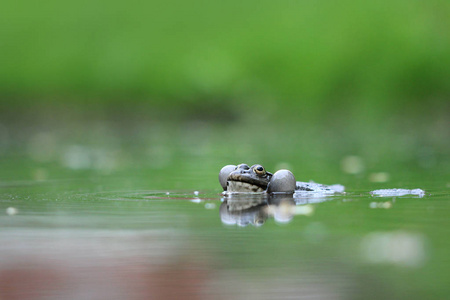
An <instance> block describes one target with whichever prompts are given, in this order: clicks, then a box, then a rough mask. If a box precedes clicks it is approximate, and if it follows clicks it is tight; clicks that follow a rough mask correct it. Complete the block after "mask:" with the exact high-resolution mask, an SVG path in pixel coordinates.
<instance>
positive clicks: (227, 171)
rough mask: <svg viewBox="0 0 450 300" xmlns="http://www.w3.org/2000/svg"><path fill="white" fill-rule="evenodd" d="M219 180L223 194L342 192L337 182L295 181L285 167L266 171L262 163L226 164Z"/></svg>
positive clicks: (341, 187)
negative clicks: (331, 183) (273, 171)
mask: <svg viewBox="0 0 450 300" xmlns="http://www.w3.org/2000/svg"><path fill="white" fill-rule="evenodd" d="M219 182H220V185H221V186H222V188H223V190H224V193H225V194H232V193H268V194H294V193H296V194H295V195H297V196H311V193H313V194H314V195H328V194H330V195H331V194H335V193H343V192H344V187H343V186H342V185H339V184H335V185H324V184H320V183H315V182H312V181H311V182H302V181H296V179H295V176H294V174H293V173H292V172H291V171H289V170H286V169H281V170H278V171H276V172H275V173H273V174H272V173H271V172H268V171H267V170H266V169H265V168H264V167H263V166H262V165H260V164H255V165H252V166H249V165H247V164H245V163H241V164H238V165H226V166H224V167H223V168H222V169H221V170H220V172H219Z"/></svg>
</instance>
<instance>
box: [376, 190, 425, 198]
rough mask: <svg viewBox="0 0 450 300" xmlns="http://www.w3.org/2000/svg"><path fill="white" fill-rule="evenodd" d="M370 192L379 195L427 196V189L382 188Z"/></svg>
mask: <svg viewBox="0 0 450 300" xmlns="http://www.w3.org/2000/svg"><path fill="white" fill-rule="evenodd" d="M370 194H372V195H373V196H377V197H395V196H406V195H414V196H418V197H420V198H422V197H423V196H425V191H424V190H421V189H413V190H408V189H381V190H374V191H371V192H370Z"/></svg>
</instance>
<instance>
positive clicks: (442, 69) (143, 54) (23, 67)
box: [0, 0, 450, 184]
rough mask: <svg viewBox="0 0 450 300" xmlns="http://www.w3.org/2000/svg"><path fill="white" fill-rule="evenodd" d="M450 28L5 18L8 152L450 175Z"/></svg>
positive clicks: (406, 17) (265, 11) (413, 10)
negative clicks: (116, 153)
mask: <svg viewBox="0 0 450 300" xmlns="http://www.w3.org/2000/svg"><path fill="white" fill-rule="evenodd" d="M449 13H450V3H449V2H448V1H444V0H443V1H441V0H432V1H402V0H394V1H389V2H387V1H379V2H373V3H372V2H361V1H353V0H345V1H339V2H331V1H281V2H280V1H278V2H274V1H227V2H220V1H147V2H145V3H142V2H136V1H131V2H127V3H124V2H120V1H64V2H61V1H53V0H49V1H45V2H37V1H9V2H5V3H2V4H1V9H0V36H1V39H0V60H1V67H0V97H1V104H2V105H1V112H0V117H1V121H0V124H2V127H1V128H2V130H0V132H1V137H2V140H3V142H2V144H1V145H2V151H3V152H8V151H11V150H12V152H14V153H20V149H22V150H23V149H25V148H27V147H28V149H29V148H33V149H37V148H39V147H38V146H39V145H40V146H41V147H42V145H41V144H43V145H47V147H50V146H48V145H53V144H54V145H61V144H63V143H64V142H62V141H66V143H67V144H69V145H70V144H77V145H78V144H83V143H85V144H96V143H97V144H98V143H100V144H102V145H103V146H105V147H106V148H109V149H111V148H112V147H113V148H114V147H117V144H118V143H120V144H121V145H122V146H124V145H128V146H129V145H133V147H136V148H139V145H141V146H142V143H143V144H145V145H144V146H142V147H141V148H140V149H143V148H145V149H150V150H149V152H151V153H153V154H152V155H156V156H154V157H153V160H152V162H150V163H149V167H152V165H154V164H156V163H155V162H156V161H159V162H160V161H161V159H160V157H159V156H158V155H157V154H155V153H160V152H161V153H165V152H167V151H169V150H167V149H168V148H170V149H189V147H192V148H195V147H196V146H197V145H199V144H200V148H201V147H203V148H204V149H209V150H208V151H206V150H204V151H203V152H201V151H200V153H203V154H202V155H203V159H204V160H205V159H206V158H208V157H209V158H211V161H213V162H212V163H211V165H210V166H208V167H205V170H213V169H214V172H216V171H217V166H216V165H221V164H223V163H239V162H241V160H244V161H246V162H248V163H253V162H255V160H257V159H260V160H262V162H263V163H264V162H266V163H267V164H269V167H272V168H275V167H276V162H277V161H282V162H288V163H289V165H290V167H292V168H294V169H302V170H305V172H309V173H311V172H315V171H316V173H317V174H316V173H313V174H315V175H316V176H317V175H318V176H321V175H320V174H323V173H324V172H323V170H324V168H327V169H333V167H334V168H335V169H336V172H337V173H335V174H341V173H338V171H339V172H340V167H339V160H340V159H341V158H343V157H345V156H346V155H357V156H359V157H362V158H363V159H364V160H366V161H368V162H366V164H368V165H369V169H370V166H372V169H373V170H374V171H380V170H382V169H383V167H381V166H382V165H383V164H385V165H386V166H390V165H392V163H394V164H395V163H397V162H399V161H400V162H404V163H405V165H407V166H409V167H412V168H415V167H417V168H422V167H423V168H429V167H439V168H441V169H442V170H448V169H449V168H450V166H449V162H448V146H449V142H448V140H450V134H449V111H450V105H449V103H450V101H449V97H450V35H449V34H448V28H450V21H449V18H448V15H449ZM187 132H189V133H187ZM39 134H43V137H42V135H39ZM187 137H188V138H187ZM42 138H43V139H42ZM39 140H40V141H41V142H36V141H39ZM48 140H50V141H53V142H50V143H49V142H48ZM111 140H114V141H116V142H117V141H119V142H117V143H112V144H111ZM186 140H187V141H186ZM33 143H34V144H33ZM36 143H37V144H36ZM140 143H141V144H140ZM186 143H187V144H189V145H190V146H189V147H186ZM23 144H26V145H28V146H26V147H24V146H23ZM30 145H31V146H30ZM36 145H38V146H36ZM164 145H167V147H168V148H167V147H166V148H164V147H163V146H164ZM201 145H203V146H201ZM205 145H206V146H205ZM211 145H212V146H211ZM128 146H127V147H128ZM133 147H131V146H130V147H128V148H126V150H124V151H123V152H127V153H133V150H132V149H131V148H133ZM158 147H159V148H158ZM161 147H162V148H161ZM208 147H209V148H208ZM203 148H202V149H203ZM41 149H42V148H41ZM44 149H45V148H44ZM155 149H156V150H155ZM245 149H247V150H245ZM41 151H42V152H45V151H43V150H41ZM52 151H53V152H52ZM58 151H59V150H58ZM61 151H63V150H61ZM145 151H147V150H145ZM145 151H144V152H145ZM22 152H24V151H22ZM25 152H26V151H25ZM54 152H55V150H54V149H53V150H49V151H47V153H54ZM169 152H170V151H169ZM173 152H175V154H174V155H173V156H171V157H172V158H173V159H170V165H172V164H177V161H178V160H179V161H185V160H186V157H183V155H181V154H179V153H178V154H177V150H173ZM181 152H182V153H185V152H183V151H181ZM194 152H195V151H194ZM61 155H62V154H61ZM129 155H130V156H131V157H135V156H134V155H133V154H129ZM161 155H166V154H161ZM202 155H200V156H202ZM32 157H33V155H32ZM161 157H162V156H161ZM41 158H42V157H41ZM58 159H59V158H58ZM58 159H57V160H58ZM145 159H146V158H143V160H145ZM163 160H164V159H163ZM230 160H231V161H230ZM249 160H250V161H249ZM38 161H39V160H38ZM44 161H51V159H47V160H44ZM139 161H140V160H139ZM332 162H334V164H331V163H332ZM126 164H129V162H128V163H124V165H126ZM330 164H331V165H330ZM136 165H140V163H137V162H136ZM380 165H381V166H380ZM296 166H297V167H296ZM186 169H189V168H188V167H186ZM407 170H409V169H407ZM210 172H211V173H212V171H210ZM208 174H209V173H208ZM322 176H324V175H322ZM335 177H337V176H335ZM210 183H211V182H208V184H210Z"/></svg>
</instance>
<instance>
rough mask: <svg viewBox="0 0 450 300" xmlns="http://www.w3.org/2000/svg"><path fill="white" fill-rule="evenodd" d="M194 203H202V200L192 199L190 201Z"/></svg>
mask: <svg viewBox="0 0 450 300" xmlns="http://www.w3.org/2000/svg"><path fill="white" fill-rule="evenodd" d="M190 201H191V202H192V203H201V202H202V200H201V199H200V198H197V197H196V198H194V199H191V200H190Z"/></svg>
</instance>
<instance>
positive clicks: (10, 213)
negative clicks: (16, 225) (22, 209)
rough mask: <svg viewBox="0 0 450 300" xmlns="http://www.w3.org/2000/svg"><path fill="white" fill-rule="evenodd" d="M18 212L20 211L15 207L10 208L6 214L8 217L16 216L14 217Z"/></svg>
mask: <svg viewBox="0 0 450 300" xmlns="http://www.w3.org/2000/svg"><path fill="white" fill-rule="evenodd" d="M18 212H19V211H18V210H17V208H15V207H8V208H7V209H6V214H7V215H8V216H14V215H16V214H17V213H18Z"/></svg>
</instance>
